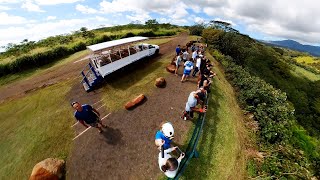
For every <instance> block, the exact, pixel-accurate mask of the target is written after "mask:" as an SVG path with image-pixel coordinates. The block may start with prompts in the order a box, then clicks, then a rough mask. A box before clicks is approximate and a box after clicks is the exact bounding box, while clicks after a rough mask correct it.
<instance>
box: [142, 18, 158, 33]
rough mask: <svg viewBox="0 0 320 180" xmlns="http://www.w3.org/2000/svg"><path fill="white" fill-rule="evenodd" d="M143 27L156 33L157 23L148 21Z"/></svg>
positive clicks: (151, 20) (153, 20)
mask: <svg viewBox="0 0 320 180" xmlns="http://www.w3.org/2000/svg"><path fill="white" fill-rule="evenodd" d="M145 25H146V26H147V28H149V29H152V30H153V31H157V30H158V25H159V22H158V21H157V20H156V19H149V20H148V21H146V22H145Z"/></svg>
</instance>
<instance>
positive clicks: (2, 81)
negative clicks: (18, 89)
mask: <svg viewBox="0 0 320 180" xmlns="http://www.w3.org/2000/svg"><path fill="white" fill-rule="evenodd" d="M87 54H89V51H88V50H83V51H79V52H77V53H74V54H73V55H71V56H69V57H67V58H64V59H61V60H60V61H56V62H53V63H51V64H47V65H45V66H42V67H41V68H37V69H31V70H28V71H24V72H21V73H16V74H10V75H7V76H3V77H0V88H2V86H4V85H6V84H9V83H12V82H14V81H18V80H25V79H27V78H32V77H34V76H37V75H41V74H43V73H46V72H48V71H50V70H52V69H56V68H59V67H61V66H62V65H64V64H66V63H68V62H72V61H76V60H77V59H79V58H80V57H83V56H85V55H87Z"/></svg>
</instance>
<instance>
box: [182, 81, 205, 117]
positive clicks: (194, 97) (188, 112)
mask: <svg viewBox="0 0 320 180" xmlns="http://www.w3.org/2000/svg"><path fill="white" fill-rule="evenodd" d="M203 93H205V90H204V89H203V87H201V88H200V89H198V90H197V91H192V92H191V93H190V94H189V97H188V101H187V103H186V107H185V110H184V111H183V115H182V116H181V118H182V119H183V120H187V119H193V112H198V113H205V112H206V111H207V109H206V108H203V107H202V108H197V107H196V106H197V104H202V105H203V101H204V98H203V101H202V102H201V99H200V97H201V98H202V97H203Z"/></svg>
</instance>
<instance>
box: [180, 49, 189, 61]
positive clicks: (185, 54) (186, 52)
mask: <svg viewBox="0 0 320 180" xmlns="http://www.w3.org/2000/svg"><path fill="white" fill-rule="evenodd" d="M188 56H189V53H188V51H184V52H183V55H182V60H183V62H186V61H187V60H188Z"/></svg>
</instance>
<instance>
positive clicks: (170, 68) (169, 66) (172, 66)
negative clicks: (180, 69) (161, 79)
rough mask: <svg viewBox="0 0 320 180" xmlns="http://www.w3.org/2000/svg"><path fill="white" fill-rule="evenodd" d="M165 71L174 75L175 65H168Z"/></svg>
mask: <svg viewBox="0 0 320 180" xmlns="http://www.w3.org/2000/svg"><path fill="white" fill-rule="evenodd" d="M166 69H167V71H168V72H171V73H174V72H175V70H176V65H172V64H169V65H168V66H167V67H166Z"/></svg>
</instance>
